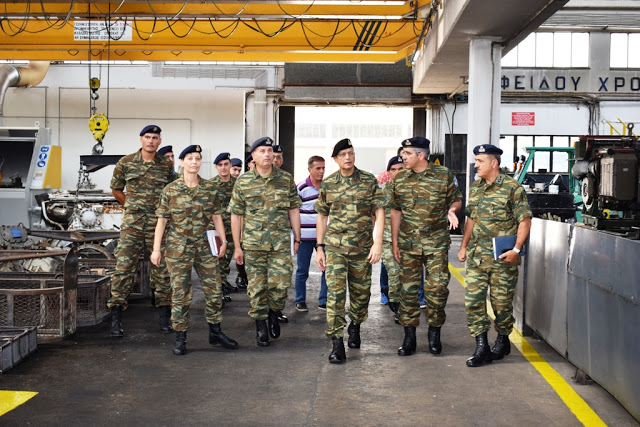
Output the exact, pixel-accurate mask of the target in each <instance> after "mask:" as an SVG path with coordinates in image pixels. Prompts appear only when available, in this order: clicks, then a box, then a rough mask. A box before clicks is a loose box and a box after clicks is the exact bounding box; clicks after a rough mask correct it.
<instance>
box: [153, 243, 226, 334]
mask: <svg viewBox="0 0 640 427" xmlns="http://www.w3.org/2000/svg"><path fill="white" fill-rule="evenodd" d="M165 253H166V257H167V267H168V269H169V274H170V275H171V291H172V292H173V295H172V299H171V324H172V326H173V329H174V330H175V331H186V330H187V328H188V326H189V307H190V306H191V299H192V297H193V286H192V284H191V269H192V268H195V269H196V273H198V277H199V278H200V284H201V285H202V290H203V291H204V299H205V310H204V314H205V317H206V318H207V322H208V323H212V324H216V323H220V322H222V284H221V282H220V272H219V270H218V258H216V257H214V256H213V255H211V248H210V247H209V243H208V242H206V241H204V242H199V243H197V244H195V245H193V246H192V245H171V246H169V247H167V249H166V252H165Z"/></svg>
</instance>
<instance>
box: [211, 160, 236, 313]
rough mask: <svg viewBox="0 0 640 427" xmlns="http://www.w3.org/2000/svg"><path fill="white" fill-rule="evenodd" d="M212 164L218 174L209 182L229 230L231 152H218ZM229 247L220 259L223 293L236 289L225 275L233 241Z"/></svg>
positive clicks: (225, 225)
mask: <svg viewBox="0 0 640 427" xmlns="http://www.w3.org/2000/svg"><path fill="white" fill-rule="evenodd" d="M213 164H214V165H215V166H216V169H217V171H218V175H217V176H215V177H213V178H211V182H213V185H214V186H215V188H216V190H217V191H218V192H219V193H221V195H222V199H223V206H222V207H223V208H224V212H223V213H222V221H223V222H224V229H225V230H229V231H231V214H230V213H228V212H227V206H229V201H230V200H231V193H232V192H233V186H234V184H235V183H236V179H235V178H234V177H232V176H231V154H229V153H220V154H218V156H217V157H216V158H215V160H214V161H213ZM229 243H230V244H229V247H228V248H227V253H226V254H225V256H224V258H221V259H220V278H221V280H222V291H223V293H225V294H226V293H229V292H235V291H237V290H238V288H236V287H235V286H232V285H231V284H230V283H229V281H228V280H227V277H228V276H229V272H230V271H231V269H230V268H229V263H230V262H231V257H232V256H233V249H234V248H233V242H229ZM223 299H224V301H227V302H230V301H231V298H230V297H228V296H226V295H224V296H223Z"/></svg>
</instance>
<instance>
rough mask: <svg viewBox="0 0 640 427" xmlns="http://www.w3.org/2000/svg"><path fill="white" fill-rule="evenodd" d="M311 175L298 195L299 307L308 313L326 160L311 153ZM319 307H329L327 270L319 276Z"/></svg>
mask: <svg viewBox="0 0 640 427" xmlns="http://www.w3.org/2000/svg"><path fill="white" fill-rule="evenodd" d="M307 166H308V170H309V176H308V177H307V179H305V180H304V181H302V182H300V183H299V184H298V195H299V196H300V199H302V206H300V233H301V242H300V248H299V249H298V268H297V270H296V310H298V311H302V312H306V311H308V310H309V309H308V308H307V279H308V278H309V264H310V263H311V254H312V253H313V250H314V249H315V247H316V243H317V241H316V222H317V219H318V214H317V212H316V211H315V209H314V207H313V205H314V204H315V203H316V200H317V199H318V190H319V189H320V184H321V183H322V178H323V177H324V168H325V164H324V159H323V158H322V157H320V156H311V157H310V158H309V161H308V162H307ZM318 308H320V309H321V310H326V309H327V282H326V280H325V276H324V271H323V272H322V277H321V278H320V295H319V296H318Z"/></svg>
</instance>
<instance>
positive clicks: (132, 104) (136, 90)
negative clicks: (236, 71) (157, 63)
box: [4, 65, 248, 191]
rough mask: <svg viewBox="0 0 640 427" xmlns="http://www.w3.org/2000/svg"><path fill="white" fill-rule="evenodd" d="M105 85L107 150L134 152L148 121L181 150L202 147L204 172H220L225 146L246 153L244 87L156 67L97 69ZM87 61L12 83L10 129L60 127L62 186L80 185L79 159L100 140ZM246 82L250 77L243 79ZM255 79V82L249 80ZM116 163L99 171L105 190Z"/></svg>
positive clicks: (102, 107) (55, 132)
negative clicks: (30, 82) (33, 81)
mask: <svg viewBox="0 0 640 427" xmlns="http://www.w3.org/2000/svg"><path fill="white" fill-rule="evenodd" d="M92 71H93V72H92V75H93V76H100V77H101V81H102V87H101V88H100V89H99V90H98V94H99V99H98V101H97V103H96V106H97V112H98V113H105V114H106V113H107V99H108V101H109V102H108V107H109V114H108V117H109V122H110V126H109V131H108V132H107V134H106V136H105V138H104V141H103V144H104V154H129V153H132V152H134V151H136V150H137V149H139V148H140V140H139V136H138V134H139V132H140V130H141V129H142V128H143V127H144V126H145V125H147V124H150V123H153V124H157V125H158V126H160V127H161V128H162V129H163V132H162V137H163V145H164V144H170V145H173V146H174V152H176V157H177V154H179V153H180V151H181V150H182V149H183V148H184V147H186V146H188V145H190V144H200V145H201V146H202V148H203V154H204V160H205V162H204V163H203V167H202V170H201V175H202V176H203V177H205V178H209V177H211V176H213V175H215V167H213V166H212V164H211V161H212V160H213V159H214V158H215V156H216V155H217V154H218V153H219V152H222V151H228V152H230V153H231V155H232V156H233V157H239V158H244V138H245V116H244V100H245V90H244V89H219V88H216V87H215V84H214V83H213V81H212V80H211V79H189V78H162V77H154V76H153V75H152V72H151V66H150V65H149V66H127V67H123V66H112V67H111V69H110V70H109V79H108V80H109V86H110V88H109V89H108V88H107V71H106V69H105V68H104V67H103V68H102V70H101V71H100V69H99V68H98V67H95V66H94V67H93V68H92ZM88 80H89V72H88V68H87V66H69V65H66V66H57V65H52V66H51V68H50V70H49V72H48V74H47V76H46V77H45V79H44V81H43V82H42V83H41V84H40V85H39V86H38V87H35V88H11V89H9V91H8V92H7V97H6V100H5V105H4V112H5V118H4V126H7V127H15V126H33V125H34V122H36V121H39V122H40V124H41V126H42V127H49V128H51V130H52V144H54V145H60V146H62V153H63V159H62V170H63V175H62V185H63V188H66V189H75V187H76V184H77V180H78V173H77V172H78V169H79V156H80V155H85V154H91V148H92V147H93V145H94V144H95V142H96V141H95V140H94V139H93V135H92V134H91V132H90V131H89V128H88V120H89V117H90V116H91V111H90V98H89V94H90V90H89V88H88ZM239 84H244V82H239ZM247 84H248V83H247ZM112 171H113V167H112V166H108V167H106V168H104V169H103V170H101V171H99V172H96V173H95V174H93V175H92V176H91V178H92V180H93V181H94V182H95V183H96V184H98V188H100V189H104V190H106V191H109V180H110V178H111V173H112Z"/></svg>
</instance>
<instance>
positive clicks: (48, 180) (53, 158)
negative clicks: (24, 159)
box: [31, 145, 62, 190]
mask: <svg viewBox="0 0 640 427" xmlns="http://www.w3.org/2000/svg"><path fill="white" fill-rule="evenodd" d="M61 186H62V147H60V146H57V145H41V146H40V150H39V152H38V157H37V163H36V165H35V168H34V170H33V179H32V180H31V189H32V190H50V189H53V188H60V187H61Z"/></svg>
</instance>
